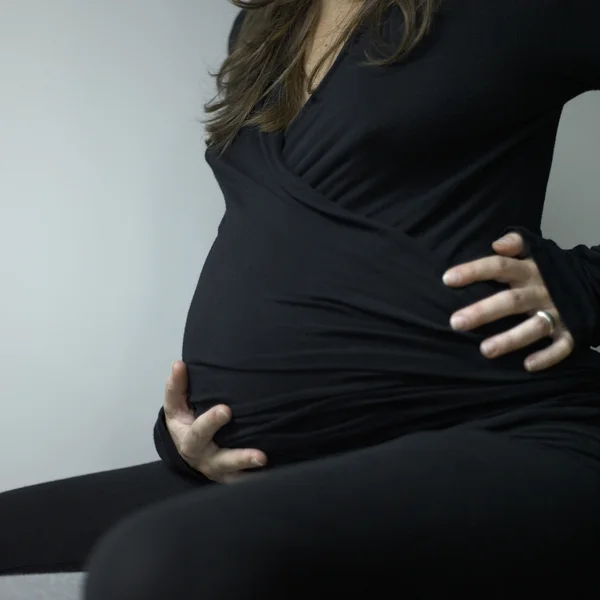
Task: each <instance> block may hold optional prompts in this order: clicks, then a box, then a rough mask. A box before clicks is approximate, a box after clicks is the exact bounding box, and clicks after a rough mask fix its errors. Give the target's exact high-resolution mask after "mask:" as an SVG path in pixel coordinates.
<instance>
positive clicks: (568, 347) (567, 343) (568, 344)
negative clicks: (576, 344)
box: [525, 331, 573, 371]
mask: <svg viewBox="0 0 600 600" xmlns="http://www.w3.org/2000/svg"><path fill="white" fill-rule="evenodd" d="M571 352H573V338H572V336H571V334H570V333H569V332H567V331H565V332H563V333H561V334H560V335H559V336H558V337H557V338H556V341H555V342H554V344H552V345H551V346H548V347H547V348H544V349H543V350H540V351H539V352H534V353H533V354H531V355H529V356H528V357H527V358H526V359H525V368H526V369H527V370H528V371H542V370H544V369H548V368H550V367H553V366H555V365H557V364H558V363H559V362H561V361H563V360H565V358H567V356H569V354H571Z"/></svg>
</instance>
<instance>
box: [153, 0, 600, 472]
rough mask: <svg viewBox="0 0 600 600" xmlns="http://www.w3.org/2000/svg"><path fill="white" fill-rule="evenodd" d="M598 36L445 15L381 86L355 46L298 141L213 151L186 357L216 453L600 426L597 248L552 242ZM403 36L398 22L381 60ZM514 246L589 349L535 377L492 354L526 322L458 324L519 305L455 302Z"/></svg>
mask: <svg viewBox="0 0 600 600" xmlns="http://www.w3.org/2000/svg"><path fill="white" fill-rule="evenodd" d="M242 18H243V13H241V14H240V16H239V17H238V20H237V26H238V28H239V25H240V24H241V19H242ZM599 22H600V8H599V6H598V4H597V3H595V2H592V0H579V1H576V2H566V1H564V0H563V1H561V0H553V1H549V2H543V3H542V4H541V5H539V3H531V2H522V1H517V0H509V1H507V2H485V3H482V2H478V1H475V0H473V1H466V2H465V1H464V0H462V1H460V2H453V1H450V2H445V3H443V9H442V12H441V14H440V15H439V16H438V18H437V20H436V22H435V28H434V30H433V32H432V34H431V35H430V37H429V38H428V39H427V41H426V42H425V43H424V44H423V45H422V46H420V47H419V48H418V50H417V51H416V52H415V53H414V54H413V55H411V57H410V59H409V60H408V61H407V62H405V63H401V64H398V65H394V66H389V67H380V68H374V67H370V66H364V65H362V64H361V63H362V62H363V61H364V54H365V50H366V49H367V47H368V45H369V44H370V43H371V38H370V37H369V36H368V35H365V29H366V28H363V29H362V30H360V31H359V32H357V34H356V35H355V36H353V37H352V38H351V39H350V40H349V41H348V43H347V44H346V46H345V48H344V50H343V52H342V53H341V54H340V56H339V58H338V59H337V61H336V62H335V64H334V66H333V68H332V69H331V70H330V71H329V73H328V74H327V75H326V77H325V79H324V80H323V81H322V82H321V84H320V85H319V87H318V89H317V90H316V92H315V94H314V95H313V96H312V97H311V99H310V100H309V101H308V103H307V104H306V105H305V106H304V108H303V109H302V110H301V112H300V113H299V115H298V116H297V118H296V119H295V120H294V121H293V122H292V124H291V125H290V126H289V128H288V129H287V131H285V132H284V133H281V134H263V133H261V132H259V131H258V130H256V129H251V128H246V129H244V130H243V131H242V132H241V133H240V135H239V136H238V138H237V139H236V141H235V142H234V143H233V145H232V146H231V148H230V149H228V150H227V151H226V153H225V154H224V155H223V156H221V157H219V156H217V155H216V154H215V153H214V152H211V151H208V152H207V160H208V162H209V164H210V166H211V167H212V169H213V171H214V173H215V176H216V178H217V180H218V182H219V184H220V186H221V188H222V190H223V194H224V197H225V204H226V212H225V216H224V218H223V220H222V223H221V225H220V227H219V232H218V236H217V238H216V240H215V242H214V245H213V247H212V249H211V251H210V254H209V256H208V259H207V261H206V263H205V265H204V269H203V272H202V275H201V277H200V280H199V283H198V287H197V290H196V293H195V296H194V299H193V301H192V304H191V307H190V310H189V316H188V320H187V325H186V328H185V339H184V344H183V360H184V361H185V362H186V363H187V365H188V368H189V375H190V392H191V402H192V404H193V405H194V406H195V407H196V409H197V411H198V413H200V412H203V411H204V410H206V409H207V408H209V407H211V406H214V405H215V404H217V403H221V402H223V403H225V404H228V405H230V406H231V407H232V409H233V415H234V420H233V423H232V424H231V425H230V426H228V427H227V428H225V429H224V430H223V431H222V432H221V433H220V434H219V436H218V437H217V441H218V442H219V443H220V444H222V445H227V446H233V447H256V448H260V449H262V450H264V451H265V452H266V453H267V455H268V456H269V459H270V463H271V465H279V464H284V463H290V462H295V461H298V460H303V459H308V458H315V457H321V456H324V455H327V454H330V453H335V452H341V451H346V450H350V449H354V448H359V447H363V446H368V445H371V444H376V443H380V442H382V441H385V440H388V439H393V438H396V437H398V436H400V435H403V434H406V433H409V432H415V431H423V430H431V429H440V428H444V427H448V426H451V425H456V424H460V423H463V424H464V423H469V424H471V425H473V426H478V427H485V428H491V427H494V428H508V427H512V426H517V425H519V424H522V423H529V422H532V421H554V420H561V421H568V422H570V423H572V424H577V423H583V422H585V423H587V424H600V355H599V354H598V353H596V352H594V351H593V350H591V349H590V346H591V345H594V346H596V345H600V247H595V248H592V249H589V248H585V247H578V248H577V249H575V250H572V251H565V250H562V249H560V248H559V247H558V246H556V244H554V243H553V242H552V241H550V240H546V239H543V238H542V237H541V233H540V221H541V215H542V207H543V204H544V197H545V192H546V186H547V183H548V176H549V172H550V167H551V163H552V155H553V149H554V142H555V137H556V132H557V127H558V123H559V119H560V116H561V111H562V109H563V106H564V104H565V103H566V102H568V101H569V100H571V99H572V98H574V97H576V96H577V95H579V94H581V93H583V92H585V91H587V90H591V89H593V88H600V29H599V27H600V25H599V24H598V23H599ZM401 29H402V16H401V13H400V11H399V10H397V9H393V10H391V11H390V14H389V20H388V22H387V23H386V28H385V33H384V41H386V42H388V43H389V44H390V45H397V44H399V42H400V34H401ZM234 34H235V30H234ZM234 38H235V35H234ZM371 50H372V51H374V49H373V48H371ZM599 160H600V159H599ZM573 193H574V195H576V193H577V190H573ZM569 200H570V199H565V201H569ZM507 229H513V230H518V231H520V232H521V233H522V234H523V235H524V237H525V239H526V241H527V243H528V246H529V252H530V253H531V255H532V256H533V257H534V258H535V260H536V261H537V262H538V265H539V267H540V270H541V273H542V276H543V278H544V280H545V281H546V284H547V286H548V288H549V290H550V293H551V295H552V297H553V299H554V302H555V304H556V306H557V307H558V309H559V311H560V313H561V315H562V317H563V320H564V322H565V323H566V324H567V326H568V327H569V329H570V330H571V332H572V333H573V335H574V337H575V340H576V344H577V349H576V352H574V353H573V354H572V355H571V356H570V357H569V358H568V359H567V360H565V361H564V362H562V363H561V364H560V365H558V366H556V367H554V368H552V369H548V370H545V371H542V372H537V373H529V372H527V371H526V370H525V368H524V366H523V361H524V359H525V357H526V356H528V355H529V354H530V353H532V352H533V351H534V350H536V349H541V348H543V347H544V346H545V345H547V344H548V343H550V342H551V340H550V339H548V338H546V340H544V341H541V342H539V343H538V344H535V345H534V346H529V347H527V348H525V349H523V350H522V351H518V352H512V353H510V354H508V355H506V356H504V357H502V358H497V359H494V360H490V359H487V358H484V357H483V356H482V355H481V353H480V351H479V344H480V343H481V341H483V339H485V338H486V337H489V336H490V335H491V334H493V333H500V332H502V331H506V330H508V329H509V328H511V327H512V326H514V325H516V324H518V323H520V322H522V321H523V320H524V319H526V318H528V316H527V315H524V316H522V315H519V316H516V317H513V318H507V319H502V320H500V321H497V322H495V323H492V324H490V325H487V326H484V327H481V328H479V329H477V330H475V331H472V332H469V333H458V332H455V331H453V330H452V329H451V328H450V325H449V318H450V315H451V314H452V313H453V312H455V311H456V310H458V309H459V308H462V307H465V306H467V305H470V304H472V303H474V302H476V301H477V300H481V299H483V298H485V297H488V296H490V295H492V294H494V293H496V292H498V291H500V290H501V289H504V288H505V287H506V286H504V285H503V284H499V283H496V282H483V283H477V284H473V285H471V286H469V287H467V288H461V289H450V288H448V287H446V286H445V285H444V284H443V283H442V274H443V273H444V272H445V271H446V269H448V268H449V267H451V266H453V265H457V264H460V263H464V262H467V261H470V260H473V259H476V258H479V257H483V256H486V255H490V254H493V251H492V249H491V244H492V242H493V241H494V240H496V239H497V238H499V237H500V235H501V234H502V233H503V232H504V231H506V230H507ZM157 429H158V430H157V440H158V445H159V451H160V452H161V454H163V455H166V453H167V449H165V448H162V447H161V445H162V443H164V442H166V443H167V445H168V441H169V438H168V434H166V436H165V433H166V432H165V430H164V426H163V422H162V419H161V418H159V423H158V425H157ZM161 440H162V443H161ZM171 450H172V449H171ZM174 459H175V461H176V460H177V459H176V457H174Z"/></svg>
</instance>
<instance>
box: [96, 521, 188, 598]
mask: <svg viewBox="0 0 600 600" xmlns="http://www.w3.org/2000/svg"><path fill="white" fill-rule="evenodd" d="M161 525H162V524H161V523H160V521H156V520H154V519H153V518H152V514H151V513H150V512H148V511H145V512H144V513H143V514H140V515H135V516H134V517H131V518H128V519H126V520H125V521H123V522H121V523H120V524H118V525H117V526H116V527H115V528H113V529H112V530H111V531H109V533H108V534H107V535H105V536H104V537H103V538H102V539H101V540H100V541H99V542H98V544H96V546H95V547H94V549H93V550H92V553H91V555H90V556H89V558H88V561H87V565H86V568H85V570H86V571H87V576H86V582H85V599H86V600H101V599H102V600H106V599H107V598H110V599H111V600H154V599H156V600H158V599H159V598H174V596H173V595H172V594H170V593H167V592H168V589H167V588H165V586H166V585H167V584H168V582H169V580H170V579H171V576H172V575H171V574H172V573H173V571H174V567H176V560H177V552H176V547H174V544H173V541H172V540H171V539H170V537H169V536H168V535H164V534H163V532H162V527H161ZM172 562H173V564H172ZM175 570H176V569H175Z"/></svg>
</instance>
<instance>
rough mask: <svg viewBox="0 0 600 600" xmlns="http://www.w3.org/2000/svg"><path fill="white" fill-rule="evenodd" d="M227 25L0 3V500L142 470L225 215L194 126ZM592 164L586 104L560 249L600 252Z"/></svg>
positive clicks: (555, 207) (131, 8)
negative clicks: (585, 247) (77, 478)
mask: <svg viewBox="0 0 600 600" xmlns="http://www.w3.org/2000/svg"><path fill="white" fill-rule="evenodd" d="M233 14H234V9H232V7H231V6H230V5H229V3H227V2H226V1H225V0H210V2H209V1H208V0H195V1H193V0H102V1H101V2H92V1H84V0H52V2H49V1H48V0H1V3H0V86H1V88H0V132H1V135H0V209H1V211H0V281H1V290H2V293H1V294H0V415H1V417H0V457H1V460H0V490H2V489H8V488H11V487H16V486H19V485H24V484H29V483H34V482H38V481H43V480H48V479H52V478H57V477H64V476H69V475H75V474H79V473H87V472H92V471H98V470H102V469H108V468H112V467H118V466H125V465H129V464H135V463H138V462H143V461H149V460H153V459H154V458H155V455H154V450H153V446H152V440H151V428H152V425H153V422H154V419H155V416H156V412H157V410H158V408H159V406H160V404H161V402H162V393H163V386H164V380H165V378H166V376H167V374H168V372H169V367H170V364H171V361H172V360H173V359H174V358H177V357H178V356H179V352H180V344H181V335H182V329H183V324H184V320H185V315H186V311H187V308H188V303H189V301H190V299H191V295H192V292H193V289H194V286H195V284H196V280H197V277H198V273H199V271H200V268H201V266H202V263H203V260H204V257H205V255H206V252H207V250H208V248H209V246H210V244H211V242H212V239H213V238H214V235H215V233H216V226H217V224H218V221H219V218H220V216H221V211H222V199H221V197H220V194H219V191H218V189H217V186H216V185H215V183H214V182H213V179H212V176H211V174H210V171H209V169H208V168H207V167H206V165H205V164H204V161H203V152H204V144H203V140H202V129H201V127H200V126H199V125H198V124H197V123H196V122H195V119H196V117H198V116H201V103H202V101H203V100H204V99H206V97H207V94H208V93H209V90H210V89H212V88H211V85H212V83H211V80H210V78H209V77H208V76H207V75H206V71H207V68H208V67H216V66H217V65H218V63H219V61H220V60H221V59H222V58H223V55H224V50H225V41H226V36H227V30H228V27H229V25H230V22H231V18H232V16H233ZM599 156H600V94H588V95H586V96H584V97H582V98H580V99H578V100H577V101H576V102H574V103H573V104H572V105H571V106H569V108H568V110H567V111H566V114H565V119H564V122H563V125H562V127H561V132H560V139H559V143H558V148H557V155H556V163H555V168H554V172H553V176H552V183H551V186H550V192H549V199H548V205H547V210H546V213H545V219H544V221H545V229H546V234H547V235H550V236H552V237H554V238H555V239H556V240H557V241H558V242H559V243H560V244H562V245H565V246H571V245H574V244H576V243H579V242H584V243H594V242H598V241H600V234H599V233H598V231H597V230H598V227H597V225H598V223H600V201H599V200H598V197H599V195H600V172H599V171H600V170H599V167H600V163H599V159H598V157H599ZM523 201H524V202H526V201H527V198H523Z"/></svg>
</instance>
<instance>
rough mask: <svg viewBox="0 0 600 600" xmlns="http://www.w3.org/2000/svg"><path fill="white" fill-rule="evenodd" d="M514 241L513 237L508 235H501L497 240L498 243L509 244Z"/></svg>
mask: <svg viewBox="0 0 600 600" xmlns="http://www.w3.org/2000/svg"><path fill="white" fill-rule="evenodd" d="M511 241H512V238H511V237H510V236H508V235H505V236H504V237H501V238H500V239H499V240H496V244H508V243H510V242H511Z"/></svg>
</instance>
